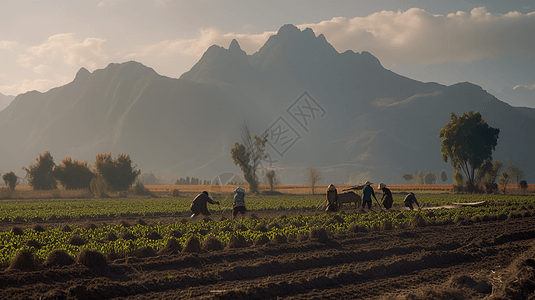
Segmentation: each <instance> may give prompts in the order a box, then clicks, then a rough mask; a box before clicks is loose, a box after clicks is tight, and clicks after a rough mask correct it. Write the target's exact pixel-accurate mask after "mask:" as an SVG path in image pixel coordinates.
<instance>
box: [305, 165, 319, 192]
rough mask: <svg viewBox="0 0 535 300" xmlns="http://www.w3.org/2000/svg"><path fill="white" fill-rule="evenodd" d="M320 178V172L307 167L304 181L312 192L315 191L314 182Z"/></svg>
mask: <svg viewBox="0 0 535 300" xmlns="http://www.w3.org/2000/svg"><path fill="white" fill-rule="evenodd" d="M320 180H321V172H320V171H318V169H315V168H308V169H307V173H306V176H305V181H306V183H307V184H308V185H310V188H311V189H312V194H314V192H315V188H316V184H317V183H318V181H320Z"/></svg>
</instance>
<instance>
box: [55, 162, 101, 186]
mask: <svg viewBox="0 0 535 300" xmlns="http://www.w3.org/2000/svg"><path fill="white" fill-rule="evenodd" d="M54 177H55V178H56V179H57V180H59V182H61V184H62V185H63V186H64V187H65V189H67V190H77V189H89V188H90V187H91V186H90V185H91V181H92V180H93V177H95V174H94V173H93V171H91V169H90V168H89V166H88V165H87V161H84V162H80V161H78V160H76V159H75V160H74V161H73V160H72V159H71V158H70V157H67V158H65V159H63V160H62V161H61V165H59V166H57V167H56V169H55V170H54Z"/></svg>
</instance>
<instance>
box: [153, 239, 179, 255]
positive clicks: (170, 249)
mask: <svg viewBox="0 0 535 300" xmlns="http://www.w3.org/2000/svg"><path fill="white" fill-rule="evenodd" d="M181 251H182V245H180V242H179V241H178V240H177V239H175V238H170V239H169V240H168V241H167V245H165V247H163V248H162V249H160V251H159V252H158V254H165V255H172V254H177V253H180V252H181Z"/></svg>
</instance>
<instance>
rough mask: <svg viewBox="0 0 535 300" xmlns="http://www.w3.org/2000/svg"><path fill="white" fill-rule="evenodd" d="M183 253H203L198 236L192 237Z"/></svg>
mask: <svg viewBox="0 0 535 300" xmlns="http://www.w3.org/2000/svg"><path fill="white" fill-rule="evenodd" d="M182 252H185V253H200V252H201V243H200V242H199V239H198V238H197V236H196V235H192V236H191V237H190V238H189V239H188V240H187V241H186V246H185V247H184V249H182Z"/></svg>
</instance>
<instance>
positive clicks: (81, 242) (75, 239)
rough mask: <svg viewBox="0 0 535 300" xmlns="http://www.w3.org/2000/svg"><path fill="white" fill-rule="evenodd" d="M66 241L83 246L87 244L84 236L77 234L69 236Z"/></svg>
mask: <svg viewBox="0 0 535 300" xmlns="http://www.w3.org/2000/svg"><path fill="white" fill-rule="evenodd" d="M67 243H68V244H69V245H73V246H83V245H85V244H87V241H86V240H85V239H84V238H82V237H80V236H79V235H76V234H75V235H73V236H71V238H70V239H69V241H68V242H67Z"/></svg>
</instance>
